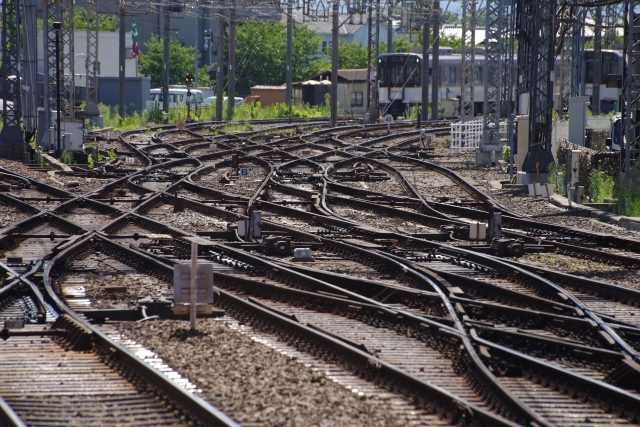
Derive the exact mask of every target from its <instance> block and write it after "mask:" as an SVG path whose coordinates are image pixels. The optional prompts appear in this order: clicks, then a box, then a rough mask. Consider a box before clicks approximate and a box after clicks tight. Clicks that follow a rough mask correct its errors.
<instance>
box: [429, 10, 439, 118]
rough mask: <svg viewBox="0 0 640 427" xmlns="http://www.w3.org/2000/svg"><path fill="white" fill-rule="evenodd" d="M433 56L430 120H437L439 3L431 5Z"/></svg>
mask: <svg viewBox="0 0 640 427" xmlns="http://www.w3.org/2000/svg"><path fill="white" fill-rule="evenodd" d="M431 16H432V17H433V19H432V20H433V56H432V64H431V69H432V70H433V71H432V72H431V74H432V75H431V120H438V98H439V97H438V95H439V93H440V2H439V1H436V2H434V3H433V11H432V12H431Z"/></svg>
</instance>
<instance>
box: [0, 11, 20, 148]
mask: <svg viewBox="0 0 640 427" xmlns="http://www.w3.org/2000/svg"><path fill="white" fill-rule="evenodd" d="M19 16H20V2H19V1H18V0H4V1H3V2H2V46H3V49H2V75H3V76H4V78H3V85H2V86H3V91H4V94H3V96H2V98H3V100H4V102H3V103H2V131H1V132H0V140H1V141H2V144H20V146H19V147H20V148H21V144H22V143H23V142H24V137H23V134H22V128H21V125H22V123H21V122H22V117H21V113H22V106H21V98H22V97H21V93H22V85H21V84H20V25H19ZM7 76H15V78H12V79H10V78H8V77H7ZM3 151H4V150H3ZM22 151H23V150H21V149H18V150H12V152H3V153H2V155H3V156H6V157H9V158H12V157H14V156H15V157H16V160H23V158H22ZM13 153H15V154H13Z"/></svg>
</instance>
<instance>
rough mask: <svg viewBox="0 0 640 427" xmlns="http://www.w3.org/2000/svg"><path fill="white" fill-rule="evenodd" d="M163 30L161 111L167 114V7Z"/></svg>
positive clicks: (168, 21)
mask: <svg viewBox="0 0 640 427" xmlns="http://www.w3.org/2000/svg"><path fill="white" fill-rule="evenodd" d="M163 13H164V28H163V29H162V35H163V40H162V42H163V43H162V58H163V67H164V68H163V69H162V110H163V111H164V112H165V113H169V25H170V19H169V7H168V6H164V8H163Z"/></svg>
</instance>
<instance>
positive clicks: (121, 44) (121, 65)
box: [118, 2, 126, 118]
mask: <svg viewBox="0 0 640 427" xmlns="http://www.w3.org/2000/svg"><path fill="white" fill-rule="evenodd" d="M118 15H119V17H120V29H119V32H118V49H119V52H118V83H119V89H120V93H119V98H120V99H119V102H118V106H119V114H120V117H123V118H124V112H125V111H124V106H125V93H126V92H125V82H126V80H125V78H126V75H125V67H126V62H125V61H126V59H125V41H124V39H125V37H124V36H125V30H126V28H125V16H124V2H120V4H119V8H118Z"/></svg>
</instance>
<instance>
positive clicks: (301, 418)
mask: <svg viewBox="0 0 640 427" xmlns="http://www.w3.org/2000/svg"><path fill="white" fill-rule="evenodd" d="M119 328H120V332H121V333H122V334H124V335H126V336H127V337H129V338H131V339H134V340H136V341H137V342H138V343H140V344H142V345H143V346H145V347H147V348H149V349H150V350H152V351H154V352H156V353H158V355H159V356H160V357H162V358H163V359H164V360H165V361H166V362H167V363H168V364H169V365H170V366H171V367H172V368H174V369H175V370H176V371H178V372H179V373H180V374H182V375H183V376H185V377H187V378H189V379H190V381H192V382H193V383H195V384H196V385H197V387H198V388H199V389H201V390H202V397H203V398H205V399H206V400H207V401H209V402H210V403H211V404H213V405H214V406H216V407H217V408H219V409H220V410H222V411H223V412H225V413H226V414H228V415H229V416H231V417H232V418H234V419H235V420H236V421H238V422H239V423H241V424H242V425H244V426H317V427H320V426H401V425H406V420H400V419H398V418H397V415H396V414H394V411H393V409H392V408H391V407H390V406H389V404H388V403H387V402H385V401H383V400H381V399H378V398H376V397H375V396H374V397H370V396H366V395H365V396H361V395H359V394H358V393H353V392H352V391H350V390H347V389H346V388H344V387H342V386H340V385H338V384H336V383H334V382H333V381H331V380H329V379H328V378H326V377H325V376H324V375H323V374H321V373H318V372H314V371H313V370H311V369H310V368H308V367H306V366H304V365H303V364H301V363H298V362H296V361H295V359H293V358H290V357H288V356H286V355H284V354H281V353H279V352H278V351H276V350H274V349H272V348H269V347H266V346H264V345H262V344H260V343H258V342H256V341H254V340H252V339H251V337H249V336H248V335H246V334H243V333H241V332H240V331H237V330H235V329H232V328H230V327H229V326H228V325H227V324H225V323H224V322H221V321H217V320H214V319H202V320H199V321H198V332H191V331H189V329H188V328H189V323H188V322H186V321H169V320H161V321H155V322H144V323H130V324H121V325H120V326H119Z"/></svg>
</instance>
